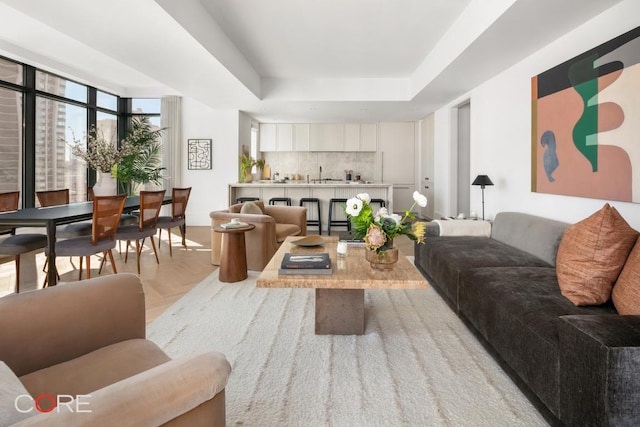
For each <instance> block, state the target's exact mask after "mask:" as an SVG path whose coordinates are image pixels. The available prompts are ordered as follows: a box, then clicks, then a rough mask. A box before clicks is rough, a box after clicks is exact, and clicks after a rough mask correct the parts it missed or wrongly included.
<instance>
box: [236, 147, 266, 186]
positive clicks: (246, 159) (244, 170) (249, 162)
mask: <svg viewBox="0 0 640 427" xmlns="http://www.w3.org/2000/svg"><path fill="white" fill-rule="evenodd" d="M264 164H265V160H264V159H259V160H254V159H253V157H251V156H250V155H248V154H246V153H244V152H243V153H242V155H241V156H240V182H251V181H253V175H252V174H251V168H253V167H254V166H256V167H257V168H258V169H260V170H262V169H263V168H264Z"/></svg>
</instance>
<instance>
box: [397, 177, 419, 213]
mask: <svg viewBox="0 0 640 427" xmlns="http://www.w3.org/2000/svg"><path fill="white" fill-rule="evenodd" d="M414 191H415V188H414V186H413V184H402V185H394V186H393V208H394V210H395V212H398V213H403V212H404V210H405V209H409V208H410V207H411V205H413V192H414ZM418 209H420V207H419V206H417V205H416V206H414V207H413V209H412V210H411V211H412V212H413V213H414V214H416V213H418Z"/></svg>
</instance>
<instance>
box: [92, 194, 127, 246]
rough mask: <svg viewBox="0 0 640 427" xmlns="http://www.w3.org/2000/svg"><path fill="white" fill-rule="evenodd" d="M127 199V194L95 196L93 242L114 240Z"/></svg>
mask: <svg viewBox="0 0 640 427" xmlns="http://www.w3.org/2000/svg"><path fill="white" fill-rule="evenodd" d="M126 199H127V195H126V194H119V195H117V196H102V197H98V196H96V197H94V198H93V226H92V227H91V242H92V243H93V244H94V245H95V244H96V243H97V242H98V241H99V240H105V239H111V240H113V239H114V238H115V236H116V231H117V230H118V225H119V224H120V215H122V210H123V209H124V203H125V201H126Z"/></svg>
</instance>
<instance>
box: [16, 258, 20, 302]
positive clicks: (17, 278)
mask: <svg viewBox="0 0 640 427" xmlns="http://www.w3.org/2000/svg"><path fill="white" fill-rule="evenodd" d="M19 293H20V255H16V294H19Z"/></svg>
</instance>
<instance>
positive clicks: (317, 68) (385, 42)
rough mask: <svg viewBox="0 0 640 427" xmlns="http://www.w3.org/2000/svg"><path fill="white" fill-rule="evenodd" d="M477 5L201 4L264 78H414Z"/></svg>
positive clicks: (287, 0) (384, 1)
mask: <svg viewBox="0 0 640 427" xmlns="http://www.w3.org/2000/svg"><path fill="white" fill-rule="evenodd" d="M469 2H470V0H447V1H441V0H439V1H425V0H393V1H389V0H349V1H344V0H322V1H300V0H279V1H246V0H245V1H238V0H201V3H202V4H203V6H204V7H205V9H206V10H207V11H208V12H209V14H210V16H211V18H212V19H213V20H215V22H216V23H217V24H218V25H219V26H220V27H221V28H222V30H223V31H224V32H225V34H226V35H227V36H228V37H229V38H230V39H231V40H233V43H234V44H235V46H236V47H237V48H238V50H239V51H240V52H241V53H242V54H243V55H244V56H245V57H246V58H247V60H248V61H249V63H250V64H251V65H252V66H253V68H254V69H255V70H256V72H257V73H258V74H259V75H260V76H261V77H275V78H296V79H299V78H304V79H308V78H373V77H409V76H411V74H413V72H414V71H415V70H416V68H417V67H418V66H419V65H420V63H421V62H422V61H423V60H424V58H425V57H426V56H427V54H428V53H429V52H430V51H431V49H433V47H434V46H435V44H436V43H437V42H438V40H440V38H441V37H442V35H443V34H444V33H445V31H447V30H448V29H449V27H450V26H451V25H452V24H453V22H454V20H455V19H456V18H457V17H458V16H459V15H460V14H461V13H462V11H463V10H464V9H465V8H466V7H467V5H468V4H469Z"/></svg>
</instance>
